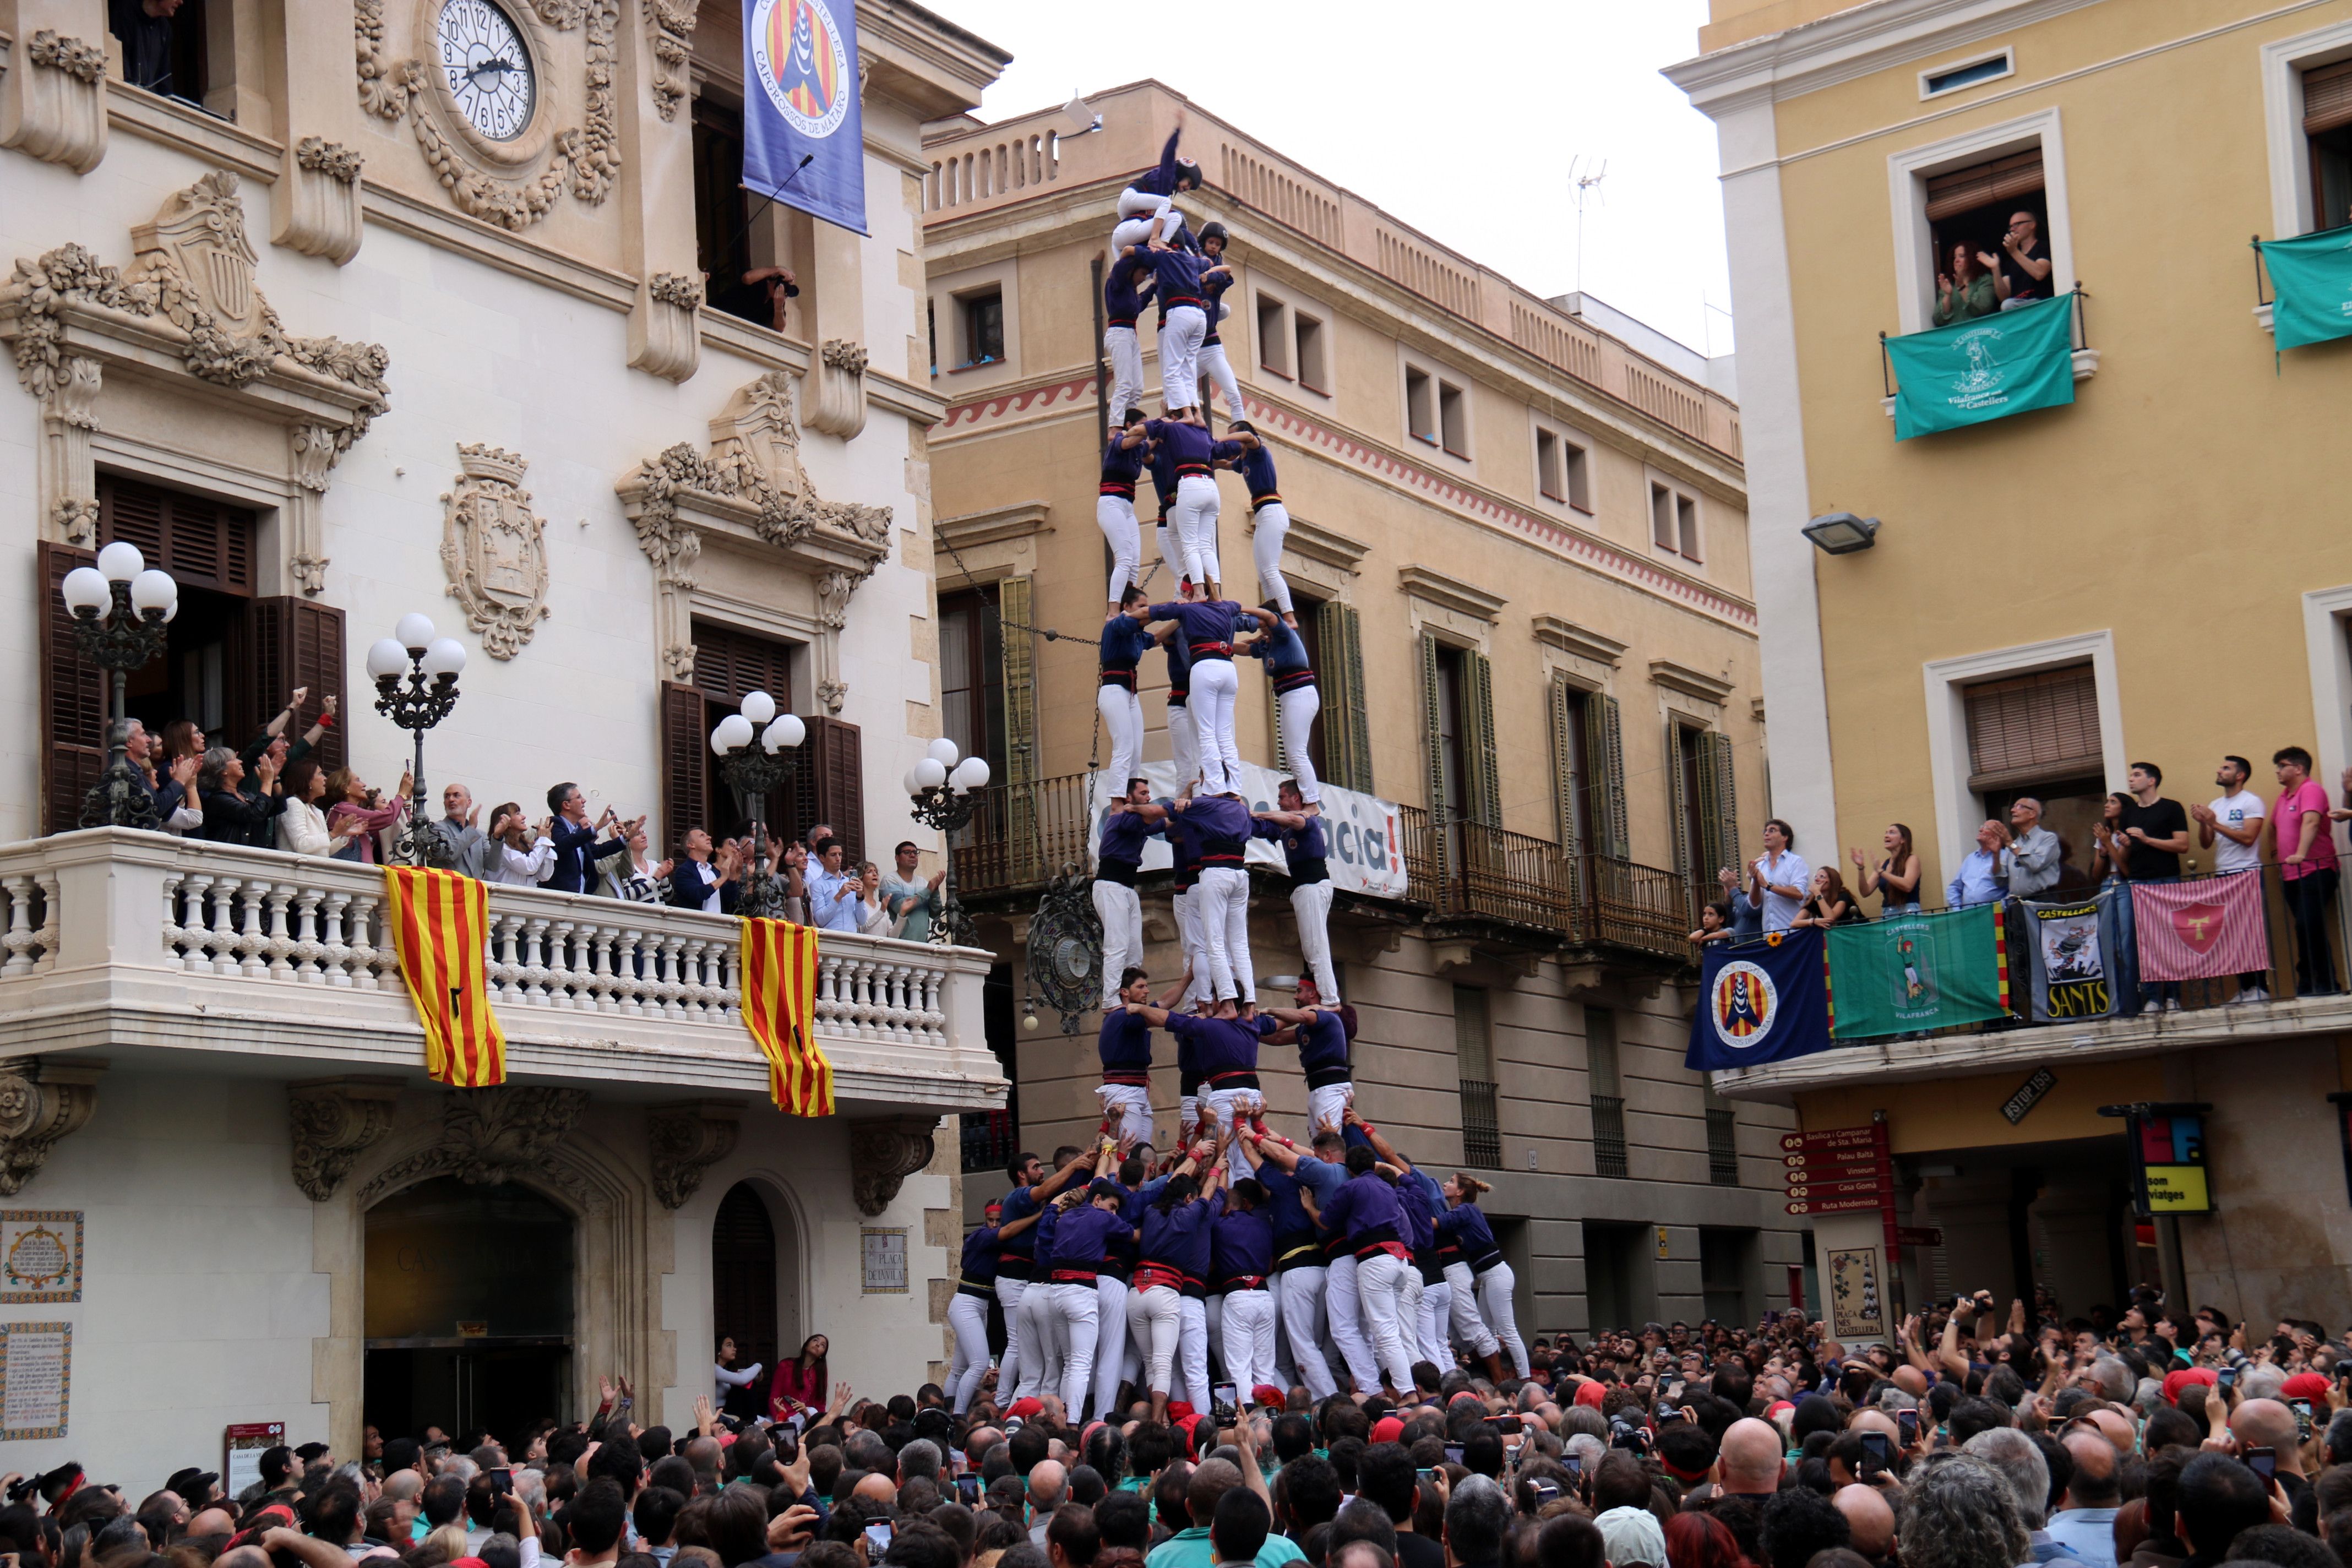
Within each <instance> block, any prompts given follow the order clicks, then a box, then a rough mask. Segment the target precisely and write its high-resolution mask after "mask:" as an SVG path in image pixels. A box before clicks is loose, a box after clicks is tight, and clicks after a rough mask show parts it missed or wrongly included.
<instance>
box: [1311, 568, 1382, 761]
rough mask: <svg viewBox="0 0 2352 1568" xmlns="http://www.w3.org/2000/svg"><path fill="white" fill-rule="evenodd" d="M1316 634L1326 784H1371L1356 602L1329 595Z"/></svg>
mask: <svg viewBox="0 0 2352 1568" xmlns="http://www.w3.org/2000/svg"><path fill="white" fill-rule="evenodd" d="M1315 616H1316V621H1315V636H1316V641H1317V643H1318V645H1319V646H1320V648H1321V652H1322V667H1321V668H1319V669H1318V671H1317V672H1316V673H1317V676H1318V679H1319V680H1320V682H1321V684H1322V688H1323V712H1322V716H1321V717H1320V718H1319V719H1318V721H1317V722H1318V723H1319V724H1321V725H1322V726H1323V761H1324V763H1326V764H1327V765H1326V767H1325V769H1324V772H1325V773H1326V775H1327V776H1326V778H1325V780H1324V782H1325V783H1326V784H1337V785H1339V787H1340V788H1341V789H1352V790H1360V791H1362V792H1363V793H1365V794H1367V795H1369V794H1370V793H1371V789H1372V748H1371V739H1370V736H1371V730H1370V722H1369V721H1368V719H1367V713H1366V709H1367V704H1366V700H1365V693H1364V646H1363V630H1362V623H1361V622H1360V619H1359V618H1358V616H1357V614H1356V610H1355V607H1354V606H1353V605H1343V604H1341V603H1339V601H1338V600H1337V599H1330V600H1326V601H1325V602H1324V603H1323V604H1322V605H1320V606H1318V608H1317V609H1316V611H1315Z"/></svg>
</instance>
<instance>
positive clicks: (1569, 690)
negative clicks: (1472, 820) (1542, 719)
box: [1544, 673, 1584, 861]
mask: <svg viewBox="0 0 2352 1568" xmlns="http://www.w3.org/2000/svg"><path fill="white" fill-rule="evenodd" d="M1575 696H1576V689H1575V688H1574V687H1572V686H1570V685H1569V683H1568V678H1567V677H1566V676H1563V675H1560V674H1558V673H1554V675H1553V676H1552V678H1551V693H1550V697H1549V700H1548V701H1547V702H1546V703H1545V705H1544V711H1545V713H1546V715H1547V716H1548V718H1549V721H1550V729H1551V788H1552V810H1553V813H1554V815H1555V817H1556V819H1557V822H1556V826H1557V830H1558V833H1559V851H1560V853H1561V854H1563V855H1565V856H1567V857H1568V858H1570V861H1573V860H1574V859H1575V858H1576V857H1577V856H1578V855H1580V854H1581V853H1582V852H1583V848H1584V847H1583V845H1581V844H1580V843H1579V842H1578V838H1579V835H1578V833H1577V831H1576V792H1577V790H1578V789H1579V788H1580V787H1581V781H1580V780H1579V779H1578V778H1577V776H1576V739H1577V737H1576V731H1575V730H1574V728H1573V726H1574V724H1575V722H1576V717H1575Z"/></svg>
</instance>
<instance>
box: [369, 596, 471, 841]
mask: <svg viewBox="0 0 2352 1568" xmlns="http://www.w3.org/2000/svg"><path fill="white" fill-rule="evenodd" d="M464 668H466V648H465V645H464V644H462V643H460V642H459V641H458V640H457V638H456V637H435V636H434V635H433V623H432V621H430V620H429V619H427V618H426V617H425V616H421V615H418V614H416V613H415V611H413V610H412V611H410V612H409V613H408V614H407V615H404V616H401V617H400V624H399V625H397V626H394V627H393V629H392V636H390V637H379V638H378V639H376V641H375V643H374V644H373V646H372V647H369V649H368V656H367V672H368V677H369V679H372V680H373V681H374V682H375V691H376V698H375V710H376V711H377V712H379V713H381V714H383V716H384V717H385V718H387V719H389V720H391V721H393V722H394V723H395V724H397V725H399V726H400V727H401V728H402V729H404V730H405V731H408V732H409V733H410V734H411V735H412V736H413V737H415V743H416V760H415V764H414V765H413V766H411V767H410V769H409V788H410V792H411V793H410V795H409V803H408V826H405V827H404V828H402V829H401V830H400V838H399V840H398V842H397V843H396V844H395V845H394V853H395V854H397V855H398V856H399V857H400V858H402V859H403V860H405V861H406V862H407V863H408V864H410V865H411V866H436V867H442V868H447V867H450V866H454V865H455V864H457V856H456V855H455V854H454V853H453V852H452V850H451V848H450V846H449V841H448V840H447V839H446V838H444V837H441V830H440V829H439V828H438V827H436V826H434V823H433V818H432V816H431V814H430V813H429V812H428V811H427V809H426V807H425V731H427V730H430V729H432V728H433V727H434V726H435V725H436V724H438V723H440V722H441V721H442V720H444V719H446V718H447V717H448V716H449V710H450V709H452V708H454V707H456V706H457V676H458V674H459V672H460V671H462V670H463V669H464ZM402 676H406V677H407V678H408V685H407V687H406V689H402V687H401V684H400V679H401V677H402ZM428 681H429V682H430V683H431V684H429V685H428V684H427V682H428Z"/></svg>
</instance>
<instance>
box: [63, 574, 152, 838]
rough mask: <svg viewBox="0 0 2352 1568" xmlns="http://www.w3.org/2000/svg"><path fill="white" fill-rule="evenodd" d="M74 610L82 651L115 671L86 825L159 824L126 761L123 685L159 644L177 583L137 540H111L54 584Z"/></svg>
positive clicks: (86, 801)
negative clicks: (100, 767) (91, 562)
mask: <svg viewBox="0 0 2352 1568" xmlns="http://www.w3.org/2000/svg"><path fill="white" fill-rule="evenodd" d="M58 592H59V593H60V594H61V595H64V598H65V602H66V608H67V610H68V612H70V613H71V615H72V616H73V629H74V642H75V644H76V646H77V647H79V648H80V649H81V653H82V657H83V658H87V659H89V661H90V662H91V663H92V664H95V665H97V666H98V667H99V668H100V669H103V670H106V671H108V672H110V674H111V675H112V676H113V681H112V689H111V692H110V697H111V702H110V712H109V714H108V715H107V725H106V771H105V772H104V773H100V775H99V780H98V783H97V784H93V785H91V786H90V791H89V794H88V795H85V796H83V797H82V807H81V825H82V826H84V827H157V826H162V825H161V824H160V823H159V822H158V821H157V820H156V817H155V801H154V797H153V796H152V795H149V794H148V793H147V781H146V780H145V779H144V778H142V777H141V776H140V773H139V770H138V769H137V768H135V767H133V766H131V753H130V742H131V715H130V713H129V711H128V710H127V708H126V705H125V700H124V688H125V686H126V685H127V683H128V681H129V679H130V675H131V671H132V670H134V669H137V668H140V667H141V666H142V665H144V664H146V663H147V662H148V661H149V660H151V659H152V658H154V657H155V656H156V655H158V654H160V653H162V652H163V648H164V646H165V644H166V643H167V642H168V641H169V640H170V637H171V633H170V631H169V630H168V629H167V628H168V627H169V626H170V625H171V621H172V617H173V616H176V615H178V614H179V613H180V585H179V584H177V583H175V582H173V580H172V574H170V573H169V572H164V571H161V570H158V569H155V568H151V567H150V566H149V565H148V564H147V563H146V560H145V558H144V557H142V555H141V554H140V553H139V547H138V546H137V545H135V544H131V543H129V542H125V541H123V540H119V539H118V540H116V541H115V542H113V543H111V544H110V545H108V546H107V547H106V548H105V549H103V550H101V551H100V552H98V564H97V565H95V566H77V567H75V568H74V569H73V570H72V571H70V572H68V573H67V574H66V575H65V581H64V582H63V583H61V584H58Z"/></svg>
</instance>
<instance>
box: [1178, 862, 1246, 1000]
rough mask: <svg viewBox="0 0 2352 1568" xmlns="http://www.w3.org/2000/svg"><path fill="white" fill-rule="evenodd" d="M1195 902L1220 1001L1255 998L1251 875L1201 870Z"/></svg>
mask: <svg viewBox="0 0 2352 1568" xmlns="http://www.w3.org/2000/svg"><path fill="white" fill-rule="evenodd" d="M1192 902H1193V905H1194V907H1195V908H1196V909H1198V910H1199V911H1200V922H1201V942H1202V946H1203V947H1205V948H1207V950H1208V957H1209V982H1210V984H1211V985H1212V986H1213V987H1214V988H1215V993H1216V998H1217V1000H1218V1001H1220V1002H1223V1001H1225V1000H1227V999H1229V998H1231V999H1234V1000H1239V1001H1249V1000H1251V999H1253V998H1255V996H1256V995H1257V972H1256V968H1255V965H1254V964H1253V963H1251V962H1250V945H1249V873H1248V872H1247V871H1244V870H1241V869H1238V868H1234V867H1231V866H1203V867H1202V868H1201V879H1200V881H1199V882H1198V883H1196V884H1194V886H1193V889H1192Z"/></svg>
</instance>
